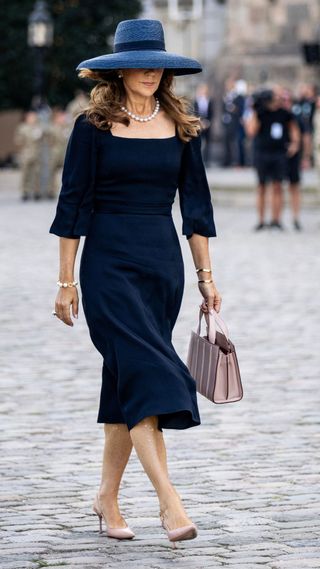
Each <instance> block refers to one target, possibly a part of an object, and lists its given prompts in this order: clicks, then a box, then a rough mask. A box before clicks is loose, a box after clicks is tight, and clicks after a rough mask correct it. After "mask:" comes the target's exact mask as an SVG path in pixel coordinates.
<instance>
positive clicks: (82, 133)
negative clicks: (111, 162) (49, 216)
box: [49, 114, 96, 239]
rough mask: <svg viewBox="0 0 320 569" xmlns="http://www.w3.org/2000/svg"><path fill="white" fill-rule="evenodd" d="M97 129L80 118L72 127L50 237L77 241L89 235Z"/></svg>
mask: <svg viewBox="0 0 320 569" xmlns="http://www.w3.org/2000/svg"><path fill="white" fill-rule="evenodd" d="M94 140H95V139H94V126H93V125H92V124H91V123H89V122H88V121H87V120H86V118H85V115H84V114H83V115H80V116H79V117H78V118H77V119H76V121H75V123H74V126H73V130H72V132H71V135H70V138H69V141H68V145H67V150H66V155H65V159H64V165H63V171H62V186H61V190H60V193H59V196H58V203H57V206H56V213H55V217H54V219H53V222H52V224H51V226H50V229H49V233H54V234H55V235H58V236H60V237H69V238H72V239H77V238H79V237H80V236H81V235H87V234H88V230H89V227H90V222H91V213H92V211H93V199H94V181H95V180H94V178H95V161H96V153H95V144H94Z"/></svg>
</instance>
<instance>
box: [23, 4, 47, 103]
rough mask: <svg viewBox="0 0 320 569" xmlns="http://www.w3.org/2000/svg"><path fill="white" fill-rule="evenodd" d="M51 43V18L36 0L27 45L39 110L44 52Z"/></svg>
mask: <svg viewBox="0 0 320 569" xmlns="http://www.w3.org/2000/svg"><path fill="white" fill-rule="evenodd" d="M52 43H53V22H52V18H51V16H50V14H49V11H48V8H47V3H46V2H44V1H41V0H40V1H39V0H38V1H37V2H36V3H35V5H34V8H33V11H32V12H31V14H30V16H29V20H28V45H29V47H30V48H32V50H33V53H34V59H35V70H34V95H35V98H36V100H37V106H38V107H39V108H41V106H42V103H43V98H44V76H45V68H44V58H45V54H46V51H47V50H48V48H49V47H50V46H51V45H52Z"/></svg>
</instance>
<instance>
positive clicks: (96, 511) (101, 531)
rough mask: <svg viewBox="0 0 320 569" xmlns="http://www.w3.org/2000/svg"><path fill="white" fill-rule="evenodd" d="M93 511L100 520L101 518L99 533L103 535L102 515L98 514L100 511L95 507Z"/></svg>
mask: <svg viewBox="0 0 320 569" xmlns="http://www.w3.org/2000/svg"><path fill="white" fill-rule="evenodd" d="M92 509H93V511H94V513H95V514H97V516H98V518H99V533H103V530H102V514H101V513H100V512H98V510H97V509H96V508H95V506H93V508H92Z"/></svg>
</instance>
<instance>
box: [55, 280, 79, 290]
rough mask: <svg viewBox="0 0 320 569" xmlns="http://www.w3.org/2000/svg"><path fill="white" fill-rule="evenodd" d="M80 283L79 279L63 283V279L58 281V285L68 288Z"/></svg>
mask: <svg viewBox="0 0 320 569" xmlns="http://www.w3.org/2000/svg"><path fill="white" fill-rule="evenodd" d="M77 284H78V282H77V281H72V282H68V283H62V282H61V281H57V285H59V286H60V287H63V288H67V287H70V288H71V287H72V286H76V285H77Z"/></svg>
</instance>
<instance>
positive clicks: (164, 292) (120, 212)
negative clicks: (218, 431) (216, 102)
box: [49, 113, 216, 431]
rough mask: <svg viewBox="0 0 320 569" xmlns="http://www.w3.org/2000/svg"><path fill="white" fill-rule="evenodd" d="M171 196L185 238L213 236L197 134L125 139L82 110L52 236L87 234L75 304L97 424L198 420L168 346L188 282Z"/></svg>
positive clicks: (191, 389) (183, 369) (163, 424)
mask: <svg viewBox="0 0 320 569" xmlns="http://www.w3.org/2000/svg"><path fill="white" fill-rule="evenodd" d="M177 190H178V193H179V207H180V211H181V216H182V234H183V235H184V236H186V238H187V239H189V238H190V237H191V235H192V234H193V233H198V234H200V235H204V236H206V237H214V236H216V227H215V221H214V214H213V206H212V202H211V196H210V190H209V186H208V181H207V177H206V172H205V167H204V164H203V160H202V155H201V138H200V135H198V136H196V137H193V138H192V139H191V140H190V141H188V142H183V141H181V139H180V138H179V136H178V134H177V129H176V133H175V135H174V136H171V137H168V138H128V137H121V136H115V135H114V134H112V133H111V131H110V130H102V129H99V128H97V127H96V126H95V125H93V124H92V123H90V122H89V121H88V120H87V119H86V116H85V114H84V113H83V114H81V115H80V116H79V117H78V118H77V119H76V120H75V123H74V125H73V130H72V132H71V135H70V138H69V141H68V145H67V150H66V154H65V160H64V166H63V172H62V185H61V189H60V193H59V195H58V200H57V204H56V212H55V216H54V219H53V222H52V224H51V226H50V229H49V233H53V234H55V235H58V236H60V237H67V238H71V239H78V238H80V237H81V236H85V240H84V244H83V248H82V252H81V259H80V264H79V282H80V287H81V302H82V307H83V312H84V315H85V319H86V323H87V325H88V330H89V335H90V338H91V340H92V342H93V344H94V346H95V347H96V349H97V350H98V351H99V352H100V354H101V355H102V358H103V361H102V383H101V391H100V403H99V410H98V417H97V422H98V423H125V424H126V425H127V427H128V429H129V430H131V429H132V428H133V427H134V426H135V425H136V424H137V423H138V422H139V421H141V420H142V419H143V418H145V417H148V416H152V415H157V416H158V429H159V430H160V431H162V430H163V428H166V429H187V428H189V427H193V426H197V425H199V424H200V423H201V421H200V415H199V408H198V402H197V392H196V383H195V380H194V378H193V377H192V376H191V375H190V373H189V370H188V368H187V366H186V365H185V363H184V362H183V361H182V359H181V358H180V357H179V355H178V354H177V352H176V350H175V348H174V346H173V344H172V331H173V327H174V325H175V322H176V319H177V317H178V314H179V310H180V306H181V302H182V297H183V291H184V283H185V276H184V263H183V258H182V252H181V248H180V242H179V237H178V234H177V231H176V228H175V225H174V222H173V218H172V204H173V202H174V199H175V196H176V192H177Z"/></svg>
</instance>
